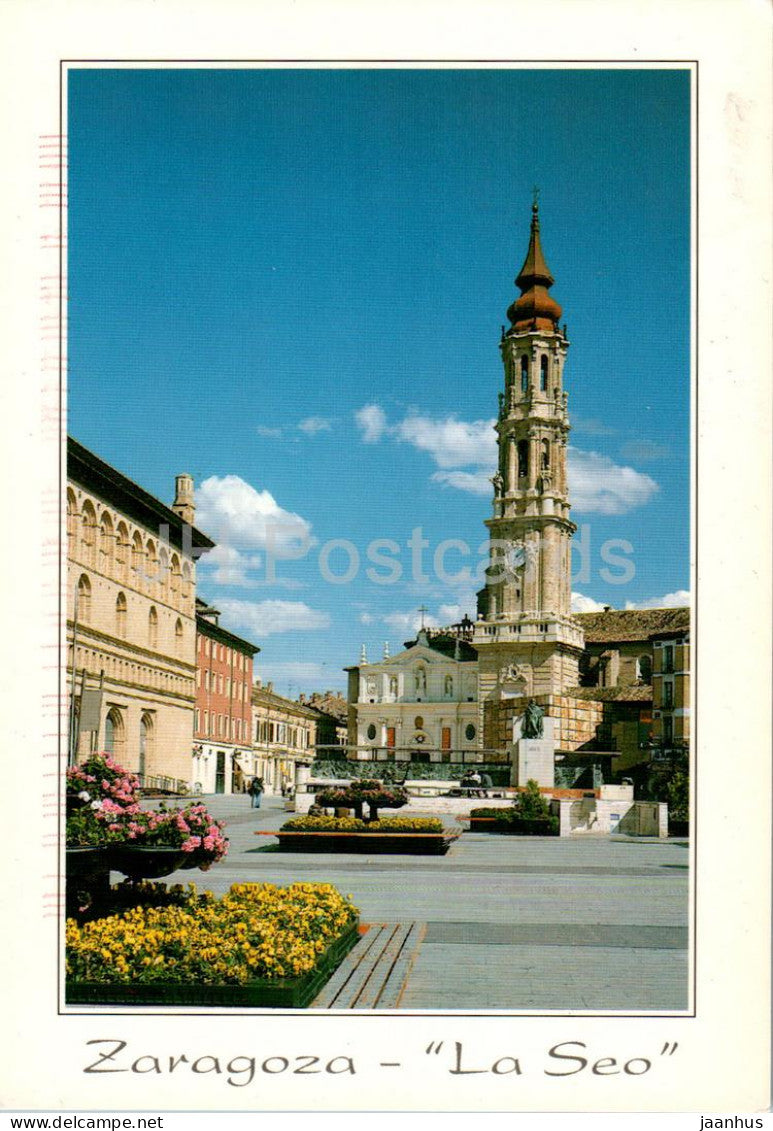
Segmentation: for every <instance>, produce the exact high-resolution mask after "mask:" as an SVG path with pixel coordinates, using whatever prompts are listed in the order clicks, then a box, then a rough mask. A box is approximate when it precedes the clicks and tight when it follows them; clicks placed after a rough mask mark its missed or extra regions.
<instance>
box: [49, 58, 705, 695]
mask: <svg viewBox="0 0 773 1131" xmlns="http://www.w3.org/2000/svg"><path fill="white" fill-rule="evenodd" d="M68 98H69V107H68V114H69V124H68V130H69V155H70V156H69V265H68V266H69V296H70V303H69V407H68V430H69V431H70V433H71V434H72V435H74V436H75V437H76V438H77V439H79V440H80V441H81V442H82V443H84V444H86V445H87V446H88V447H90V448H92V449H93V450H94V451H95V452H97V454H99V455H100V456H102V457H103V458H104V459H106V460H108V461H109V462H110V463H113V464H114V465H115V466H116V467H118V468H119V469H120V470H122V471H123V472H125V473H126V474H128V475H130V476H131V477H132V478H134V479H136V480H137V481H138V482H139V483H141V484H142V485H143V486H144V487H146V488H147V489H148V490H150V491H152V492H153V493H154V494H156V495H157V496H159V497H160V498H162V499H164V500H165V501H167V502H169V501H171V494H172V491H173V486H174V475H175V474H176V473H179V472H181V471H189V472H190V473H191V474H192V475H193V476H194V477H195V480H196V483H197V488H198V504H199V510H198V523H197V524H198V525H200V526H201V528H202V529H204V530H206V532H207V533H209V534H210V535H212V536H213V537H214V538H215V539H216V540H217V541H218V550H217V551H216V553H215V554H213V555H211V556H210V560H209V561H206V559H205V562H204V563H203V564H202V565H201V567H200V570H199V591H200V592H201V593H202V594H203V595H204V596H206V597H207V598H208V599H210V600H212V601H213V602H215V603H216V604H218V606H219V607H220V608H221V609H222V610H223V620H222V623H224V624H226V625H227V626H229V627H231V628H232V629H234V630H235V631H237V632H240V633H242V634H244V635H246V636H247V637H249V638H250V639H252V640H254V642H255V643H256V644H259V645H260V647H261V649H262V651H261V654H260V656H259V657H258V664H257V672H258V674H259V675H262V676H263V678H264V679H272V678H273V679H274V681H275V683H276V684H277V686H278V687H279V689H280V690H282V691H284V692H287V691H288V690H289V691H291V692H292V693H293V694H297V693H298V691H309V690H312V689H314V688H319V689H322V688H326V687H339V688H340V687H343V686H344V676H343V673H342V671H341V669H342V668H343V667H344V666H345V665H347V664H351V663H356V662H357V659H358V657H359V650H360V645H361V643H363V642H364V643H366V644H367V646H368V655H369V658H370V659H375V658H378V657H379V656H380V655H381V649H382V647H383V642H384V641H386V640H388V641H389V643H390V646H391V649H392V652H393V653H394V652H395V651H396V650H398V648H399V647H400V645H401V643H402V642H403V641H404V640H406V639H408V637H409V636H410V635H411V632H412V630H413V628H414V626H415V623H416V618H417V616H418V613H417V610H418V607H419V606H420V605H424V606H426V608H427V610H428V612H427V614H426V616H427V620H428V622H429V623H447V622H448V621H450V620H453V619H456V618H457V617H458V616H459V615H460V614H461V613H462V612H465V611H469V612H470V614H471V615H473V616H474V613H475V610H474V604H473V601H472V595H473V593H474V590H475V589H476V588H478V587H479V584H478V582H477V581H476V580H475V578H474V577H472V576H471V575H468V576H457V577H454V576H453V575H457V574H460V573H461V572H462V571H463V569H464V567H465V566H467V567H468V569H469V570H475V569H477V568H478V567H479V566H480V564H481V562H482V560H483V554H482V553H480V552H479V551H480V547H481V544H482V543H483V542H484V540H485V536H486V530H485V527H484V526H483V521H484V519H485V518H487V517H489V516H490V513H491V501H490V498H491V488H490V484H488V482H487V477H488V476H489V475H490V474H492V471H493V469H492V467H491V459H492V452H493V446H492V437H493V435H494V434H493V431H492V430H491V422H492V420H493V417H494V414H495V412H496V405H497V393H498V392H499V390H500V389H501V387H502V381H503V378H502V369H501V362H500V358H499V351H498V341H499V333H500V325H501V324H502V323H504V322H505V321H506V317H505V311H506V309H507V307H508V305H509V304H510V303H511V302H512V300H513V298H514V297H515V296H516V295H517V293H518V292H517V290H516V288H515V286H514V283H513V279H514V277H515V275H516V274H517V272H518V270H519V268H520V266H521V263H522V261H523V257H524V255H525V252H526V247H527V243H528V226H529V218H530V208H531V201H532V190H533V186H535V185H537V186H539V189H540V210H541V222H542V237H543V247H544V250H545V254H546V257H547V261H548V263H549V265H550V268H551V270H552V272H553V275H554V276H555V279H556V283H555V286H554V287H553V289H552V292H551V293H552V294H553V296H554V297H555V298H556V299H557V301H558V302H559V303H561V305H562V306H563V308H564V319H565V321H566V323H567V326H568V333H569V338H570V341H571V348H570V351H569V360H568V363H567V369H566V377H565V385H566V388H567V389H568V392H569V410H570V415H571V420H572V424H573V432H572V437H571V445H572V450H571V461H570V476H571V489H572V497H573V504H574V507H573V517H574V519H575V521H576V522H577V523H578V525H579V526H580V528H581V529H580V533H579V534H578V536H577V537H576V542H577V552H576V553H575V555H574V556H575V573H578V572H579V571H580V567H583V569H582V572H581V573H580V575H579V576H578V577H577V578H576V580H575V583H574V585H573V588H574V589H575V590H576V592H577V594H578V596H577V598H576V600H577V607H578V608H592V607H595V606H596V605H597V604H610V605H612V606H614V607H616V608H624V607H626V605H646V604H652V603H654V604H660V603H682V602H683V601H684V599H685V596H686V591H687V590H688V588H689V468H690V464H689V325H690V302H689V230H690V226H689V206H690V182H689V169H690V139H689V75H688V73H687V72H686V71H681V70H644V69H642V70H587V71H583V70H463V71H459V70H456V71H447V70H429V71H428V70H416V71H411V70H404V69H403V70H309V69H304V70H228V69H222V70H221V69H216V70H185V69H171V70H98V69H88V70H83V69H81V70H75V71H71V72H70V74H69V92H68ZM416 528H421V532H422V535H421V536H422V538H423V539H424V540H425V541H426V542H427V543H428V545H427V547H424V548H422V551H421V553H422V559H423V561H422V563H418V562H417V560H416V559H417V554H418V551H417V550H416V549H415V548H414V549H413V550H412V549H411V548H409V547H408V545H407V543H408V540H409V538H411V532H412V531H413V530H415V529H416ZM580 538H581V539H582V541H580ZM377 539H388V540H391V541H392V542H394V543H396V544H397V547H398V548H399V549H395V547H394V546H392V547H391V548H388V550H387V556H388V558H389V561H390V562H392V563H397V564H398V565H399V567H400V569H401V576H400V577H399V578H397V579H396V580H394V581H393V583H389V584H385V583H383V582H384V578H385V577H392V578H394V577H395V575H396V574H397V572H398V569H397V565H390V566H389V567H387V566H386V565H384V564H382V565H378V566H374V565H373V563H372V561H370V560H369V557H368V554H369V553H370V554H371V555H373V553H374V552H375V551H374V547H373V545H372V544H373V542H374V540H377ZM447 539H457V540H459V541H461V542H462V543H464V544H465V545H466V546H468V547H469V551H470V552H469V555H468V556H467V557H465V556H464V555H463V553H462V551H461V550H460V549H459V548H458V547H453V546H452V547H449V548H448V551H447V553H446V556H445V559H444V563H441V564H444V566H445V568H444V570H441V572H440V575H438V571H437V570H436V569H435V563H434V560H433V559H434V557H435V554H436V551H437V548H438V546H439V545H440V544H441V543H443V542H444V540H447ZM615 539H620V540H623V541H625V542H626V543H627V544H628V545H630V547H631V550H630V552H629V551H627V550H626V549H625V548H623V550H622V551H621V549H620V547H619V546H618V547H617V548H615V546H614V543H613V542H611V540H615ZM333 540H338V541H337V542H336V541H333ZM331 542H332V544H331ZM415 545H416V539H414V547H415ZM272 546H273V550H272ZM605 546H606V550H605V549H604V547H605ZM369 547H370V550H369ZM375 549H376V550H377V549H378V547H376V548H375ZM382 550H384V547H383V546H382ZM602 552H603V553H604V554H605V555H606V556H607V557H613V556H614V555H617V556H618V557H622V558H623V559H624V560H625V561H626V562H627V563H630V565H629V566H628V567H627V568H624V567H623V566H622V565H621V564H619V562H618V563H615V562H614V561H612V562H611V563H610V562H607V563H606V564H605V561H604V558H603V557H602ZM302 553H303V556H302V557H301V556H300V555H301V554H302ZM288 555H293V556H292V557H289V556H288ZM283 556H284V557H283ZM277 558H278V559H279V560H275V562H274V565H273V569H272V561H271V560H270V559H277ZM358 558H359V561H358V560H357V559H358ZM419 564H421V565H422V568H421V569H419V568H418V566H419ZM631 567H632V568H631ZM368 569H370V570H371V573H374V571H375V576H377V577H378V578H380V579H381V583H378V582H377V581H373V580H372V579H371V578H369V577H368V575H367V570H368ZM631 573H633V576H632V577H631V578H630V579H629V580H627V581H626V582H625V583H620V580H621V578H622V577H624V576H627V575H629V574H631ZM336 577H337V578H338V579H339V580H338V581H335V580H334V578H336ZM342 577H343V578H349V579H348V580H345V581H341V580H340V579H341V578H342ZM424 578H426V580H424Z"/></svg>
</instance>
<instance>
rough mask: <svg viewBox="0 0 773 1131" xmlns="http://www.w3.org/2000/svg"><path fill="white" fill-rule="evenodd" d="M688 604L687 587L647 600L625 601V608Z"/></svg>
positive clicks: (688, 592) (663, 607)
mask: <svg viewBox="0 0 773 1131" xmlns="http://www.w3.org/2000/svg"><path fill="white" fill-rule="evenodd" d="M689 605H690V591H689V589H677V590H675V591H674V592H673V593H665V594H664V595H663V596H662V597H652V598H651V599H650V600H649V601H626V604H625V607H626V609H683V608H685V607H686V606H689Z"/></svg>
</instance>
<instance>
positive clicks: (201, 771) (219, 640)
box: [193, 598, 260, 793]
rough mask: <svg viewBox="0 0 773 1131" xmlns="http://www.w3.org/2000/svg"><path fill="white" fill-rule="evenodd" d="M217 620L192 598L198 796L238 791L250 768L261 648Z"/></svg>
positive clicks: (216, 614) (207, 607) (212, 610)
mask: <svg viewBox="0 0 773 1131" xmlns="http://www.w3.org/2000/svg"><path fill="white" fill-rule="evenodd" d="M219 618H220V614H219V612H218V610H217V609H215V608H213V607H212V606H210V605H208V604H207V602H206V601H203V600H200V599H199V598H197V599H196V710H195V718H194V734H193V780H194V782H196V783H198V784H199V785H200V786H201V790H202V792H203V793H241V792H243V791H244V789H246V787H247V783H248V782H249V780H250V775H251V774H252V768H253V747H252V660H253V656H254V655H255V654H256V653H257V652H259V651H260V649H259V648H258V647H257V645H255V644H250V642H249V641H248V640H243V639H242V638H241V637H240V636H236V635H235V634H234V633H233V632H229V631H228V630H227V629H225V628H223V626H222V625H221V624H220V620H219Z"/></svg>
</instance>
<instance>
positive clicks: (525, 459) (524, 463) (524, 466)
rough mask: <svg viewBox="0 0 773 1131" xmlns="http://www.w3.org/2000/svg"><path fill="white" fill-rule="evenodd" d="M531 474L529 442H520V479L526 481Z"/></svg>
mask: <svg viewBox="0 0 773 1131" xmlns="http://www.w3.org/2000/svg"><path fill="white" fill-rule="evenodd" d="M528 474H529V441H528V440H519V441H518V478H519V479H526V478H527V477H528Z"/></svg>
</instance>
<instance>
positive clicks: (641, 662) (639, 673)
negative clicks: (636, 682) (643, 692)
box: [636, 655, 652, 683]
mask: <svg viewBox="0 0 773 1131" xmlns="http://www.w3.org/2000/svg"><path fill="white" fill-rule="evenodd" d="M636 678H637V679H640V680H641V682H642V683H652V656H647V655H644V656H639V658H638V660H637V661H636Z"/></svg>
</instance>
